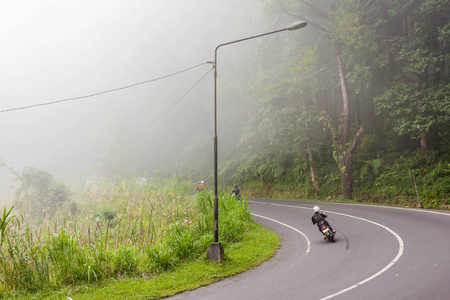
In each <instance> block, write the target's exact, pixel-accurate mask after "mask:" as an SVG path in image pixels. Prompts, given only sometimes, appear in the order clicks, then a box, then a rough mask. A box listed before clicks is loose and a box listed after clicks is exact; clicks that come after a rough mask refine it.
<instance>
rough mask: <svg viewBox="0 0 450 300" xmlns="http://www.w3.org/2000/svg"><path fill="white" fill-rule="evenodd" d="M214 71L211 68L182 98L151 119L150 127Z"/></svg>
mask: <svg viewBox="0 0 450 300" xmlns="http://www.w3.org/2000/svg"><path fill="white" fill-rule="evenodd" d="M213 69H214V67H213V68H211V69H209V71H208V72H206V74H205V75H203V76H202V78H200V79H199V80H198V81H197V82H196V83H195V84H194V85H193V86H192V87H191V88H190V89H189V90H188V91H187V92H186V93H184V95H183V96H181V97H180V99H178V100H177V101H176V102H175V103H174V104H172V105H171V106H170V107H169V108H167V109H166V110H165V111H163V112H162V113H161V114H160V115H159V116H157V117H156V118H155V119H153V120H152V121H151V122H150V125H151V124H153V123H155V122H156V121H158V120H159V119H160V118H161V117H162V116H164V115H165V114H166V113H167V112H169V110H171V109H172V108H173V107H174V106H175V105H177V104H178V103H179V102H180V101H181V100H182V99H183V98H184V97H186V95H187V94H189V93H190V92H191V91H192V90H193V89H194V88H195V87H196V86H197V85H198V84H199V83H200V82H201V81H202V80H203V79H205V77H206V75H208V74H209V73H210V72H211V71H212V70H213Z"/></svg>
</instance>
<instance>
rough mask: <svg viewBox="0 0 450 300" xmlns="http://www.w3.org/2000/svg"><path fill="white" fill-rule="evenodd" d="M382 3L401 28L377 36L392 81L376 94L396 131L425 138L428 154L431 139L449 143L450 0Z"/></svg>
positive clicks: (436, 145)
mask: <svg viewBox="0 0 450 300" xmlns="http://www.w3.org/2000/svg"><path fill="white" fill-rule="evenodd" d="M383 8H384V9H383V10H381V11H380V12H379V15H380V16H382V17H383V18H384V20H385V22H386V23H387V25H389V26H390V27H393V28H397V29H396V30H392V29H391V30H390V31H386V32H385V34H384V35H383V36H382V37H383V38H382V39H378V44H379V47H380V49H383V51H384V52H385V53H388V56H387V64H386V67H385V68H384V70H385V71H388V72H387V74H388V75H389V76H388V77H389V84H388V85H387V87H386V89H385V90H384V92H383V93H382V94H381V95H380V96H379V97H377V98H375V102H376V104H377V111H378V113H379V115H381V116H383V117H384V118H386V119H387V120H389V121H390V122H391V123H392V124H393V129H394V131H395V132H396V133H397V134H399V135H407V136H409V137H411V138H413V139H417V140H420V148H421V153H422V157H425V154H426V150H427V149H429V148H430V145H431V143H430V142H431V141H437V142H434V145H431V146H433V147H434V148H437V149H439V148H441V147H446V145H445V137H448V135H449V130H448V128H449V125H450V96H449V92H450V83H449V60H450V23H449V20H450V17H449V16H450V1H448V0H426V1H418V0H416V1H413V0H410V1H383ZM433 135H434V137H433ZM447 146H448V144H447Z"/></svg>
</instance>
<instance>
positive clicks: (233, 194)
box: [230, 184, 239, 197]
mask: <svg viewBox="0 0 450 300" xmlns="http://www.w3.org/2000/svg"><path fill="white" fill-rule="evenodd" d="M230 196H232V197H233V196H234V197H239V188H238V186H237V185H236V184H235V185H234V187H233V189H232V190H231V194H230Z"/></svg>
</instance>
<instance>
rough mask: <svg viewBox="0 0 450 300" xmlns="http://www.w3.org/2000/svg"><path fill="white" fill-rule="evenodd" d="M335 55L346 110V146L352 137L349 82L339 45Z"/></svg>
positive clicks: (344, 137)
mask: <svg viewBox="0 0 450 300" xmlns="http://www.w3.org/2000/svg"><path fill="white" fill-rule="evenodd" d="M335 54H336V61H337V64H338V71H339V78H340V81H341V90H342V104H343V108H344V124H343V125H344V128H343V133H342V144H343V145H345V144H347V143H348V138H349V135H350V104H349V102H350V101H349V99H348V92H347V82H346V80H345V74H344V69H343V68H342V61H341V55H340V49H339V46H338V45H335Z"/></svg>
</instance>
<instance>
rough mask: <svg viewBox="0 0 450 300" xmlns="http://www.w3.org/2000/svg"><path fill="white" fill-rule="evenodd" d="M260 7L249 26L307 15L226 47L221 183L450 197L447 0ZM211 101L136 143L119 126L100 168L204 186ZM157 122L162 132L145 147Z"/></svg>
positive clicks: (341, 0)
mask: <svg viewBox="0 0 450 300" xmlns="http://www.w3.org/2000/svg"><path fill="white" fill-rule="evenodd" d="M261 5H263V6H264V12H265V13H264V14H263V15H261V16H258V18H259V19H258V20H259V23H258V24H255V25H257V26H252V27H254V31H255V34H259V33H264V32H271V31H273V30H274V29H279V28H284V27H285V26H286V25H289V24H292V23H293V22H295V21H297V20H305V21H307V23H308V25H307V26H306V27H304V28H302V29H299V30H296V31H285V32H279V33H277V34H272V35H270V36H265V37H260V38H258V39H255V40H252V41H245V42H243V43H238V45H232V46H226V47H222V48H220V51H219V52H218V62H219V63H218V66H219V67H218V69H219V72H218V78H217V85H218V90H217V93H218V102H219V108H218V119H219V120H218V127H219V128H218V145H219V147H218V148H219V185H220V186H222V187H224V188H225V187H229V186H231V184H238V185H239V186H240V187H242V188H243V191H247V193H248V194H250V193H251V194H252V195H255V196H256V195H263V196H270V195H275V194H277V195H282V194H283V193H284V195H285V196H286V197H295V198H318V199H328V198H331V199H336V198H340V197H342V198H346V199H354V200H357V201H371V202H380V203H385V202H388V203H390V204H401V205H417V204H418V202H421V204H422V205H423V206H425V207H429V208H440V207H441V206H443V205H448V204H450V203H449V201H450V200H449V194H450V182H449V175H450V152H449V150H448V149H450V82H449V59H450V57H449V53H450V51H449V50H450V41H449V39H450V22H449V16H450V1H449V0H376V1H374V0H338V1H326V0H319V1H309V0H283V1H281V0H265V1H261ZM252 17H254V16H252ZM243 29H244V28H243V25H242V24H236V27H235V28H230V29H229V31H230V32H229V34H228V35H227V37H224V39H225V40H224V42H227V40H226V39H229V41H232V40H235V39H239V38H244V37H245V36H242V35H243V34H242V30H243ZM245 29H247V28H245ZM244 35H245V34H244ZM229 36H231V38H230V37H229ZM208 97H209V94H208ZM211 98H212V97H211ZM207 100H208V99H205V101H204V103H203V104H202V105H203V106H204V107H203V108H200V109H198V110H197V111H196V113H195V114H192V116H191V117H190V118H191V119H190V123H192V124H194V123H196V122H197V121H199V122H203V123H202V125H201V128H199V129H198V130H196V131H195V132H192V130H190V129H189V127H188V126H187V125H186V126H185V128H183V129H182V130H181V131H180V132H179V133H178V134H179V135H178V136H175V134H168V133H166V131H165V130H166V129H165V128H167V127H170V126H165V127H161V129H157V130H153V131H151V130H150V132H149V133H148V134H147V133H146V135H145V137H143V136H142V135H139V136H138V137H136V140H137V141H133V139H132V132H129V131H126V130H125V129H124V130H123V131H118V132H117V139H116V140H115V141H114V143H113V144H112V145H111V149H110V151H108V152H106V153H105V155H104V157H103V158H102V162H101V163H100V165H101V169H102V171H103V172H99V173H100V174H101V175H103V176H105V175H108V173H114V174H113V175H117V174H120V175H122V176H129V175H133V174H136V172H139V173H147V174H148V177H152V176H153V175H152V174H149V173H150V172H154V171H155V170H161V172H162V175H164V176H165V175H169V176H170V174H173V173H180V174H184V176H186V178H187V179H189V180H192V181H199V180H205V181H206V183H207V186H208V187H210V186H212V177H213V176H212V170H213V163H212V159H213V151H212V145H213V138H212V133H211V130H212V129H211V128H212V120H211V123H208V122H206V121H208V116H210V115H211V113H212V107H211V106H210V105H212V104H211V101H210V100H208V101H207ZM174 118H176V117H174ZM151 121H152V120H148V122H149V123H148V124H146V123H145V122H146V121H145V120H142V124H141V123H140V126H141V127H142V128H145V127H146V126H147V127H151V126H150V125H151ZM175 122H176V121H174V123H175ZM155 131H156V132H161V134H163V135H164V136H163V141H164V142H154V143H152V145H151V146H147V147H148V148H146V146H145V145H148V143H147V144H146V142H145V141H144V140H146V139H148V140H150V141H153V140H155V141H157V140H158V139H156V138H155V137H154V136H153V134H155V133H154V132H155ZM168 139H176V140H177V141H178V142H179V144H180V145H182V146H181V147H172V148H170V146H169V145H170V143H169V142H167V140H168ZM416 187H417V189H416ZM282 192H283V193H282Z"/></svg>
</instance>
